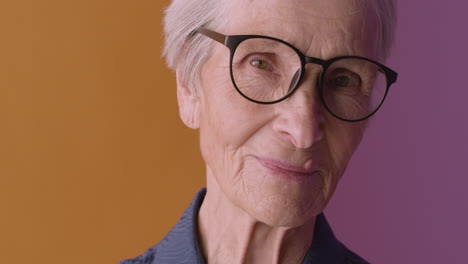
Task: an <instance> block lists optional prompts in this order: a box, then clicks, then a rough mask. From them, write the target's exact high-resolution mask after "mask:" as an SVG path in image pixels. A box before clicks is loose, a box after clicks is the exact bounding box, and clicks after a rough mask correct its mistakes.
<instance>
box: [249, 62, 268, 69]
mask: <svg viewBox="0 0 468 264" xmlns="http://www.w3.org/2000/svg"><path fill="white" fill-rule="evenodd" d="M250 65H252V66H254V67H255V68H258V69H261V70H267V69H269V68H270V66H271V64H270V63H269V62H268V61H266V60H262V59H255V60H252V61H250Z"/></svg>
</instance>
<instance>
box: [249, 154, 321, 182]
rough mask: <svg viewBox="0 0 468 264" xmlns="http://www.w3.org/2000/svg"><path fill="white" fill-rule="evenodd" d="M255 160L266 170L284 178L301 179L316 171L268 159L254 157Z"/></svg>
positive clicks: (311, 168)
mask: <svg viewBox="0 0 468 264" xmlns="http://www.w3.org/2000/svg"><path fill="white" fill-rule="evenodd" d="M255 159H257V161H259V162H260V163H261V164H262V165H263V166H264V167H266V168H267V169H269V170H271V171H273V172H275V173H279V174H282V175H285V176H292V177H300V178H303V177H308V176H311V175H313V174H314V172H316V171H317V170H316V169H315V168H313V167H310V168H307V169H306V168H304V166H298V165H293V164H289V163H285V162H282V161H278V160H274V159H269V158H260V157H256V156H255Z"/></svg>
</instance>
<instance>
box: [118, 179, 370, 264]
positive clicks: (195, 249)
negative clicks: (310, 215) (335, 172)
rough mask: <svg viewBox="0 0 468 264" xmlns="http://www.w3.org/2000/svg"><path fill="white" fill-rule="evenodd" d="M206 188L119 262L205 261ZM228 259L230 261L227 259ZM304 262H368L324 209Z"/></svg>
mask: <svg viewBox="0 0 468 264" xmlns="http://www.w3.org/2000/svg"><path fill="white" fill-rule="evenodd" d="M205 195H206V188H203V189H201V190H200V191H199V192H198V193H197V195H196V196H195V198H194V199H193V201H192V203H191V204H190V206H189V207H188V208H187V209H186V210H185V212H184V214H183V215H182V217H181V218H180V220H179V222H178V223H177V224H176V225H175V226H174V227H173V228H172V229H171V230H170V231H169V233H167V235H166V236H165V237H164V238H163V240H161V242H159V243H158V244H156V245H155V246H153V247H152V248H150V249H148V250H147V251H146V252H145V253H144V254H142V255H141V256H138V257H136V258H134V259H127V260H124V261H122V262H120V264H206V260H205V258H204V257H203V255H202V252H201V250H200V247H199V243H198V236H197V215H198V211H199V210H200V206H201V204H202V203H203V199H204V198H205ZM226 263H229V261H228V260H227V261H226ZM302 263H303V264H364V263H368V262H367V261H365V260H363V259H362V258H361V257H359V256H358V255H357V254H355V253H354V252H352V251H350V250H349V249H348V248H346V246H344V245H343V244H342V243H341V242H340V241H338V240H337V239H336V238H335V235H334V234H333V231H332V230H331V228H330V226H329V225H328V222H327V220H326V219H325V216H324V215H323V213H321V214H319V215H318V216H317V219H316V222H315V227H314V237H313V240H312V245H311V246H310V248H309V250H308V251H307V253H306V255H305V257H304V260H303V261H302Z"/></svg>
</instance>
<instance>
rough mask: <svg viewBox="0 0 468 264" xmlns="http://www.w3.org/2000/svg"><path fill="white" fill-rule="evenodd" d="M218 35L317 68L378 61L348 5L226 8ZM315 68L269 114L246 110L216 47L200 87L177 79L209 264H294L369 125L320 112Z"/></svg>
mask: <svg viewBox="0 0 468 264" xmlns="http://www.w3.org/2000/svg"><path fill="white" fill-rule="evenodd" d="M226 8H228V10H231V11H230V14H229V16H228V17H227V18H226V19H227V20H228V21H229V22H230V23H229V25H228V26H227V27H226V28H225V29H223V30H222V31H221V30H218V31H220V33H223V34H226V35H234V34H259V35H268V36H273V37H276V38H280V39H283V40H285V41H288V42H289V43H291V44H293V45H294V46H296V47H297V48H298V49H299V50H301V51H302V52H303V53H304V54H306V55H308V56H313V57H317V58H322V59H330V58H333V57H337V56H342V55H359V56H364V57H369V58H373V59H375V54H376V47H375V39H376V36H377V31H376V28H375V25H376V24H377V23H376V21H377V20H376V19H375V17H374V15H373V14H372V13H371V12H369V11H368V10H366V9H363V8H362V6H360V5H358V4H357V3H356V2H354V1H349V0H313V1H312V0H255V1H247V0H238V1H227V2H226ZM320 70H321V68H320V66H318V65H312V64H309V65H308V66H307V72H306V75H305V76H304V78H303V80H302V82H301V84H300V86H299V88H298V90H296V92H295V93H294V94H293V95H292V96H291V97H289V98H288V99H286V100H284V101H282V102H280V103H277V104H273V105H260V104H255V103H252V102H250V101H247V100H246V99H244V98H243V97H241V96H240V95H239V94H238V93H237V91H236V90H235V89H234V87H233V85H232V82H231V79H230V76H229V50H228V49H227V48H226V47H225V46H223V45H221V44H216V45H215V48H214V50H213V53H212V56H211V57H210V58H209V59H208V61H207V62H206V63H205V64H204V65H203V67H202V71H201V87H196V89H197V92H196V93H194V92H193V91H194V87H187V85H186V84H184V83H181V81H180V80H179V79H178V89H177V94H178V101H179V108H180V115H181V118H182V120H183V121H184V123H185V124H186V125H187V126H189V127H191V128H194V129H200V147H201V152H202V155H203V158H204V160H205V162H206V171H207V188H208V192H207V195H206V198H205V200H204V202H203V204H202V207H201V210H200V213H199V235H200V240H201V247H202V250H203V253H204V255H205V258H206V259H207V260H208V263H301V261H302V259H303V257H304V255H305V253H306V251H307V249H308V248H309V247H310V244H311V242H312V238H313V227H314V223H315V216H316V215H318V214H319V213H320V212H322V210H323V209H324V207H325V206H326V204H327V203H328V201H329V200H330V198H331V196H332V195H333V193H334V191H335V189H336V185H337V183H338V181H339V179H340V178H341V176H342V174H343V172H344V170H345V168H346V166H347V164H348V161H349V159H350V158H351V156H352V154H353V152H354V151H355V149H356V148H357V146H358V145H359V143H360V141H361V138H362V136H363V133H364V130H365V127H366V124H367V122H359V123H347V122H343V121H340V120H337V119H335V118H334V117H332V116H331V115H330V114H328V113H327V112H326V110H325V109H324V107H323V106H322V105H321V103H320V101H319V98H318V94H317V89H316V86H317V80H318V74H319V73H320Z"/></svg>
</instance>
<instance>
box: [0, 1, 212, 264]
mask: <svg viewBox="0 0 468 264" xmlns="http://www.w3.org/2000/svg"><path fill="white" fill-rule="evenodd" d="M167 4H168V1H159V0H158V1H155V0H140V1H124V0H42V1H25V0H15V1H7V0H3V1H1V2H0V38H1V39H0V214H1V215H0V256H1V257H0V258H1V260H0V262H1V263H9V264H13V263H117V262H119V261H120V260H122V259H124V258H129V257H134V256H136V255H139V254H141V253H142V252H143V251H145V250H146V249H147V248H148V247H150V246H152V245H154V244H155V243H157V242H158V241H159V240H160V239H161V238H162V237H163V236H164V235H165V234H166V232H167V231H168V230H169V229H170V228H171V227H172V226H173V225H174V224H175V223H176V222H177V220H178V219H179V217H180V216H181V214H182V213H183V211H184V209H185V208H186V207H187V206H188V204H189V203H190V201H191V200H192V198H193V197H194V195H195V193H196V191H198V189H199V188H201V187H203V186H204V167H203V162H202V159H201V157H200V154H199V149H198V139H197V136H198V134H197V132H196V131H193V130H190V129H188V128H186V127H184V125H183V124H182V122H181V121H180V120H179V116H178V109H177V102H176V93H175V80H174V74H173V73H172V72H171V71H170V70H168V69H167V68H166V67H165V65H164V61H163V60H162V59H161V58H160V54H161V49H162V39H163V38H162V33H161V27H162V25H161V24H162V22H161V20H162V14H163V8H164V6H166V5H167Z"/></svg>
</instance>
